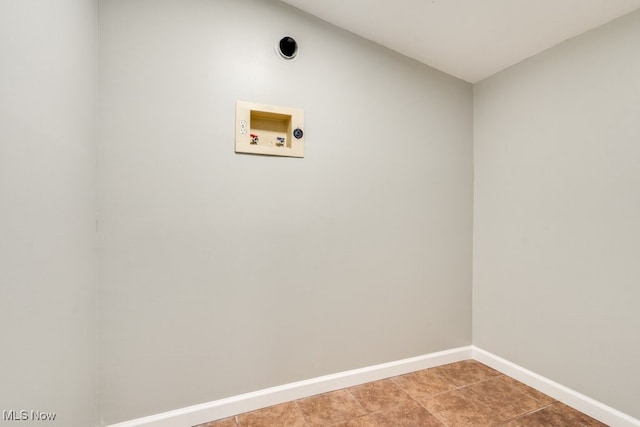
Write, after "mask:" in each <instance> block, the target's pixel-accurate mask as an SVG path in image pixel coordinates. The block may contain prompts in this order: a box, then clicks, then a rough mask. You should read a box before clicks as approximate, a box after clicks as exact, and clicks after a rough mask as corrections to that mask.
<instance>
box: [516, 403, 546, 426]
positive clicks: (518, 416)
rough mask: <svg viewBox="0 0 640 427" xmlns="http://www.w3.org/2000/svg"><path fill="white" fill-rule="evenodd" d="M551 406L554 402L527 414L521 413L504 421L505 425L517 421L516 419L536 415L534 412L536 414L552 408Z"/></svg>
mask: <svg viewBox="0 0 640 427" xmlns="http://www.w3.org/2000/svg"><path fill="white" fill-rule="evenodd" d="M553 405H555V402H554V403H549V404H547V405H545V406H542V407H540V408H537V409H532V410H531V411H529V412H525V413H522V414H520V415H516V416H515V417H513V418H510V419H508V420H506V421H505V423H508V422H510V421H514V420H517V419H519V418H522V417H526V416H527V415H531V414H534V413H536V412H538V411H542V410H543V409H547V408H548V407H550V406H553Z"/></svg>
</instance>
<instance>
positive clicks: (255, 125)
mask: <svg viewBox="0 0 640 427" xmlns="http://www.w3.org/2000/svg"><path fill="white" fill-rule="evenodd" d="M303 128H304V110H301V109H299V108H289V107H276V106H274V105H263V104H254V103H251V102H245V101H238V102H237V103H236V153H251V154H264V155H267V156H286V157H304V132H303Z"/></svg>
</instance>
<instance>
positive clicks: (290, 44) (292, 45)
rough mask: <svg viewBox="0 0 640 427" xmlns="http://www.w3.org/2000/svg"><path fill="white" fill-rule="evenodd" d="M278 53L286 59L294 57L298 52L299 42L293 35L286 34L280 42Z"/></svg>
mask: <svg viewBox="0 0 640 427" xmlns="http://www.w3.org/2000/svg"><path fill="white" fill-rule="evenodd" d="M278 53H280V56H282V57H283V58H285V59H293V58H295V57H296V55H297V54H298V42H296V41H295V39H294V38H293V37H290V36H285V37H283V38H281V39H280V42H278Z"/></svg>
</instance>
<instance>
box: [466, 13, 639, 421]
mask: <svg viewBox="0 0 640 427" xmlns="http://www.w3.org/2000/svg"><path fill="white" fill-rule="evenodd" d="M638 46H640V12H635V13H633V14H630V15H627V16H626V17H623V18H621V19H618V20H616V21H613V22H612V23H610V24H607V25H606V26H603V27H601V28H599V29H596V30H594V31H591V32H589V33H586V34H584V35H582V36H580V37H577V38H575V39H572V40H570V41H568V42H566V43H563V44H562V45H559V46H557V47H555V48H553V49H550V50H548V51H546V52H544V53H542V54H540V55H538V56H535V57H533V58H531V59H529V60H527V61H525V62H523V63H521V64H519V65H517V66H515V67H513V68H511V69H509V70H507V71H504V72H501V73H499V74H497V75H496V76H494V77H492V78H489V79H487V80H485V81H483V82H481V83H479V84H477V85H476V86H475V88H474V147H475V148H474V152H475V164H474V167H475V204H474V211H475V213H474V273H473V282H474V288H473V340H474V344H475V345H477V346H479V347H481V348H483V349H485V350H488V351H491V352H493V353H495V354H498V355H500V356H502V357H504V358H506V359H508V360H510V361H512V362H515V363H517V364H519V365H522V366H524V367H526V368H528V369H531V370H533V371H534V372H537V373H539V374H541V375H544V376H547V377H549V378H551V379H553V380H555V381H557V382H559V383H561V384H564V385H566V386H568V387H570V388H573V389H575V390H577V391H579V392H582V393H584V394H586V395H588V396H590V397H592V398H594V399H597V400H599V401H601V402H604V403H605V404H607V405H610V406H612V407H614V408H616V409H619V410H621V411H623V412H626V413H628V414H630V415H632V416H635V417H640V406H638V396H640V367H639V366H638V362H637V361H638V360H640V341H639V340H638V331H640V311H639V310H638V301H639V300H640V286H638V284H639V283H640V263H638V259H639V256H640V222H639V221H638V219H639V218H640V145H639V144H638V142H639V141H640V122H638V117H640V102H639V100H640V79H638V76H640V50H639V49H638Z"/></svg>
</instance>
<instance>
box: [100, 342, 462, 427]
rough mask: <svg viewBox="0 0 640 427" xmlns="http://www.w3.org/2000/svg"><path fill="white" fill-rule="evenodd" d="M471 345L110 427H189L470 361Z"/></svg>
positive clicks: (295, 383)
mask: <svg viewBox="0 0 640 427" xmlns="http://www.w3.org/2000/svg"><path fill="white" fill-rule="evenodd" d="M471 354H472V352H471V346H467V347H459V348H454V349H451V350H445V351H439V352H437V353H430V354H427V355H424V356H417V357H411V358H409V359H403V360H398V361H395V362H389V363H382V364H380V365H374V366H369V367H366V368H359V369H353V370H350V371H345V372H340V373H337V374H331V375H324V376H322V377H317V378H312V379H308V380H303V381H298V382H294V383H290V384H285V385H281V386H276V387H271V388H267V389H264V390H259V391H255V392H251V393H246V394H241V395H238V396H233V397H229V398H226V399H220V400H215V401H213V402H208V403H202V404H200V405H194V406H189V407H187V408H183V409H177V410H174V411H169V412H164V413H162V414H157V415H151V416H148V417H144V418H138V419H135V420H131V421H125V422H122V423H119V424H113V425H111V426H109V427H142V426H144V427H186V426H193V425H197V424H202V423H206V422H208V421H212V420H218V419H221V418H226V417H230V416H232V415H236V414H241V413H243V412H249V411H255V410H257V409H262V408H266V407H267V406H272V405H277V404H279V403H283V402H288V401H290V400H297V399H302V398H304V397H309V396H313V395H316V394H320V393H327V392H329V391H334V390H339V389H341V388H346V387H353V386H355V385H360V384H364V383H368V382H371V381H377V380H381V379H384V378H389V377H395V376H397V375H403V374H408V373H410V372H414V371H419V370H422V369H428V368H433V367H436V366H440V365H446V364H447V363H454V362H460V361H462V360H467V359H470V358H471Z"/></svg>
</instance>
